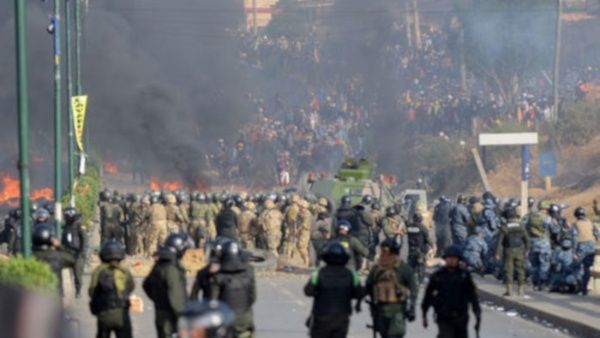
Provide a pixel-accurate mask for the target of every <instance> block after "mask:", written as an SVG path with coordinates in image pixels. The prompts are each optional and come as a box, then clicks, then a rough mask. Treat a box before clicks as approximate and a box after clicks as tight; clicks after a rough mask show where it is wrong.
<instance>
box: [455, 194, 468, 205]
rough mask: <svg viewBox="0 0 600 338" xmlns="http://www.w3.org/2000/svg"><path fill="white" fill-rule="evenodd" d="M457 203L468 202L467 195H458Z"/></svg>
mask: <svg viewBox="0 0 600 338" xmlns="http://www.w3.org/2000/svg"><path fill="white" fill-rule="evenodd" d="M456 203H458V204H465V203H467V197H466V196H463V195H458V197H457V198H456Z"/></svg>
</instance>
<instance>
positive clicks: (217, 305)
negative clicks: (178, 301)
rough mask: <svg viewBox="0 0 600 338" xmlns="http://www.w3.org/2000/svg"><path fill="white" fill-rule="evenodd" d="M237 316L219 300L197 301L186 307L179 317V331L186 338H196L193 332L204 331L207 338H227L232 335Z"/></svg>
mask: <svg viewBox="0 0 600 338" xmlns="http://www.w3.org/2000/svg"><path fill="white" fill-rule="evenodd" d="M234 321H235V314H234V313H233V311H232V310H231V308H230V307H229V306H228V305H227V304H225V303H223V302H220V301H217V300H197V301H193V302H190V303H188V304H186V305H185V307H184V308H183V311H182V312H181V314H180V316H179V323H178V326H179V331H180V332H184V337H195V336H194V335H193V332H195V331H196V330H204V333H205V335H204V336H203V337H207V338H225V337H229V336H230V335H231V331H232V326H233V323H234Z"/></svg>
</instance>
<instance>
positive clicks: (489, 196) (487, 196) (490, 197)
mask: <svg viewBox="0 0 600 338" xmlns="http://www.w3.org/2000/svg"><path fill="white" fill-rule="evenodd" d="M481 197H482V198H483V200H484V201H487V200H492V201H495V200H496V197H495V196H494V194H492V192H491V191H486V192H484V193H483V195H482V196H481Z"/></svg>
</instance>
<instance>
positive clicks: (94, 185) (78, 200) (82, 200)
mask: <svg viewBox="0 0 600 338" xmlns="http://www.w3.org/2000/svg"><path fill="white" fill-rule="evenodd" d="M99 190H100V175H99V173H98V170H97V169H96V168H95V167H87V170H86V174H85V175H83V176H81V177H80V178H79V179H78V180H77V185H76V186H75V208H77V211H78V212H79V213H80V214H81V217H82V223H83V224H84V225H87V224H89V223H90V221H91V220H92V217H93V216H94V212H95V208H96V204H97V202H98V193H99ZM70 199H71V195H70V194H67V195H66V196H65V197H64V203H65V204H68V202H69V200H70Z"/></svg>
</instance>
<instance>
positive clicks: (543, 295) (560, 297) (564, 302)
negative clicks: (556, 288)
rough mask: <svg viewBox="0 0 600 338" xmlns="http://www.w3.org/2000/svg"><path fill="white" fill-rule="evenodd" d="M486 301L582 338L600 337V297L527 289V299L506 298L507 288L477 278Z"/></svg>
mask: <svg viewBox="0 0 600 338" xmlns="http://www.w3.org/2000/svg"><path fill="white" fill-rule="evenodd" d="M475 281H476V283H477V285H478V288H479V294H480V297H481V299H482V300H485V301H488V302H491V303H494V304H496V305H497V306H500V307H504V308H505V309H506V310H508V311H516V312H518V313H520V314H521V315H524V316H527V317H528V318H532V319H533V318H536V319H537V320H539V321H544V322H548V323H552V325H555V326H557V327H560V328H563V329H566V330H568V331H569V333H570V334H572V335H574V336H578V337H600V321H598V318H600V297H598V296H582V295H565V294H558V293H550V292H543V291H542V292H540V291H533V290H531V288H530V287H528V289H526V291H525V296H524V297H516V296H513V297H504V296H502V294H503V293H504V291H505V289H504V286H503V285H501V284H499V283H498V282H497V281H495V280H492V279H491V278H489V277H488V278H479V277H475Z"/></svg>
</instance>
